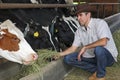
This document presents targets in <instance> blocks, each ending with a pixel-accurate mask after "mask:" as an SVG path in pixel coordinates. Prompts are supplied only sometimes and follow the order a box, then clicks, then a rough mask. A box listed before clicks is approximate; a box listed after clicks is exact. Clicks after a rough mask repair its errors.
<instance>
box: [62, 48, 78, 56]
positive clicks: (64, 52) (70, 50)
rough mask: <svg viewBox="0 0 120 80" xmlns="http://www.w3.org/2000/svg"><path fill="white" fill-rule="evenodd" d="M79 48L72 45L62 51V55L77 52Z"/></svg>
mask: <svg viewBox="0 0 120 80" xmlns="http://www.w3.org/2000/svg"><path fill="white" fill-rule="evenodd" d="M77 48H78V47H76V46H71V47H69V48H68V49H66V50H65V51H63V52H60V56H65V55H68V54H71V53H73V52H75V51H76V50H77Z"/></svg>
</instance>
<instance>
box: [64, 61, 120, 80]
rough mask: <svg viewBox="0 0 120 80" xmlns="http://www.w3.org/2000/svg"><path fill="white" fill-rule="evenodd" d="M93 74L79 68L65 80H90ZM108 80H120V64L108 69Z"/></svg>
mask: <svg viewBox="0 0 120 80" xmlns="http://www.w3.org/2000/svg"><path fill="white" fill-rule="evenodd" d="M90 75H91V73H89V72H87V71H84V70H81V69H79V68H75V69H73V70H72V71H71V72H70V73H69V74H68V75H67V76H66V77H65V78H64V80H88V77H89V76H90ZM106 80H120V62H118V63H116V64H114V65H113V66H112V67H108V68H107V75H106Z"/></svg>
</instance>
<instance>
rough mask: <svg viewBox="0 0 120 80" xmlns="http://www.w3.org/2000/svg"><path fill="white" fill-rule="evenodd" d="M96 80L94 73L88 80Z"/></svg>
mask: <svg viewBox="0 0 120 80" xmlns="http://www.w3.org/2000/svg"><path fill="white" fill-rule="evenodd" d="M96 78H97V77H96V72H95V73H94V74H93V75H92V76H90V77H89V80H96Z"/></svg>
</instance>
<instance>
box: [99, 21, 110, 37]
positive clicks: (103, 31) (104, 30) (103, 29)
mask: <svg viewBox="0 0 120 80" xmlns="http://www.w3.org/2000/svg"><path fill="white" fill-rule="evenodd" d="M97 35H98V38H99V39H101V38H105V37H106V38H108V39H110V35H111V32H110V29H109V27H108V24H107V23H106V22H105V21H104V20H101V21H100V22H99V24H98V26H97Z"/></svg>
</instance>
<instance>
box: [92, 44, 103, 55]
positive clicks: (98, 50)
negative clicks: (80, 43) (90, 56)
mask: <svg viewBox="0 0 120 80" xmlns="http://www.w3.org/2000/svg"><path fill="white" fill-rule="evenodd" d="M104 51H105V48H104V47H102V46H97V47H96V48H95V50H94V53H95V55H96V57H100V56H104V55H105V53H104Z"/></svg>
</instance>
